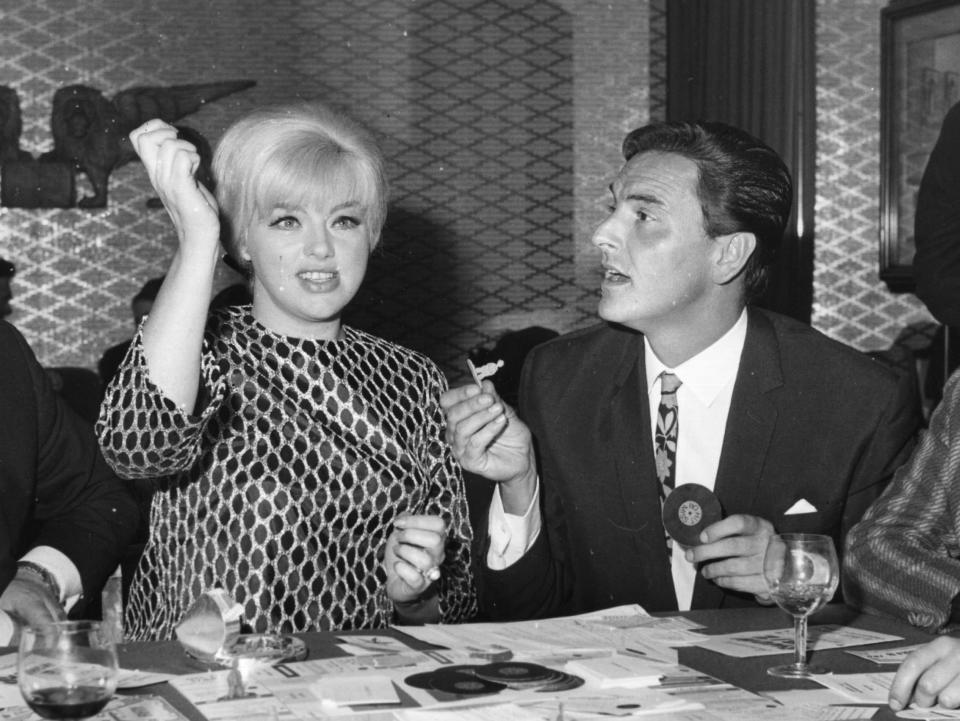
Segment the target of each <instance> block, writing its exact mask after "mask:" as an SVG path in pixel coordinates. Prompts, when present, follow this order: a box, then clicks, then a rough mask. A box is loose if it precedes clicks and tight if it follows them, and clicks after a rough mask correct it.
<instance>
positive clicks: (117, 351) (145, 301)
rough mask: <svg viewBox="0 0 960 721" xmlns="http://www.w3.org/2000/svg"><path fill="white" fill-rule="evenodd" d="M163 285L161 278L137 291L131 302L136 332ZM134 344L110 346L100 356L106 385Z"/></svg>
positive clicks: (124, 342)
mask: <svg viewBox="0 0 960 721" xmlns="http://www.w3.org/2000/svg"><path fill="white" fill-rule="evenodd" d="M162 284H163V277H162V276H161V277H159V278H151V279H150V280H148V281H147V282H146V283H144V284H143V286H142V287H141V288H140V290H138V291H137V294H136V295H135V296H133V298H132V299H131V300H130V310H131V312H132V314H133V328H134V330H136V329H137V328H139V327H140V322H141V321H142V320H143V318H144V316H146V315H147V314H148V313H149V312H150V309H151V308H152V307H153V301H155V300H156V299H157V292H158V291H159V290H160V286H161V285H162ZM132 342H133V341H132V340H125V341H122V342H120V343H117V344H116V345H114V346H110V347H109V348H107V350H105V351H104V352H103V355H102V356H100V361H99V362H98V363H97V372H98V373H99V374H100V380H101V381H102V382H103V384H104V385H106V384H107V383H109V382H110V381H111V380H113V377H114V376H115V375H116V374H117V369H118V368H119V367H120V364H121V363H123V358H124V356H125V355H126V354H127V351H128V350H129V349H130V344H131V343H132Z"/></svg>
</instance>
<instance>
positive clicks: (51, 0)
mask: <svg viewBox="0 0 960 721" xmlns="http://www.w3.org/2000/svg"><path fill="white" fill-rule="evenodd" d="M665 1H666V0H651V2H649V3H648V2H635V1H633V0H616V1H614V2H604V3H592V2H582V1H578V0H555V1H553V2H547V1H545V0H418V2H395V1H393V0H349V1H348V0H324V2H314V1H313V0H273V1H272V2H270V3H263V2H259V0H256V1H255V0H207V1H205V2H202V3H197V2H193V1H192V0H164V2H160V0H69V1H68V0H5V2H4V3H3V5H2V8H0V85H6V86H10V87H12V88H14V89H15V90H16V91H17V93H18V95H19V100H20V103H21V109H22V113H23V119H24V130H23V135H22V137H21V140H20V144H21V147H22V148H23V149H26V150H28V151H30V152H31V153H34V154H37V153H40V152H43V151H45V150H48V149H49V148H50V147H51V140H50V128H49V113H50V101H51V97H52V94H53V92H54V90H55V89H56V88H58V87H60V86H62V85H66V84H70V83H82V84H85V85H89V86H92V87H94V88H97V89H99V90H101V91H102V92H103V93H104V95H106V96H107V97H111V96H112V95H114V94H115V93H116V92H118V91H120V90H123V89H125V88H129V87H132V86H136V85H159V86H167V85H175V84H185V83H196V82H207V81H213V80H224V79H237V78H249V79H253V80H256V82H257V85H256V87H254V88H252V89H250V90H246V91H243V92H240V93H237V94H235V95H231V96H229V97H226V98H223V99H220V100H217V101H215V102H212V103H210V104H208V105H206V106H205V107H204V108H203V109H202V110H200V111H199V112H197V113H195V114H193V115H190V116H187V117H186V118H184V121H183V122H185V123H187V124H189V125H191V126H192V127H194V128H196V129H197V130H199V131H200V132H202V133H203V134H204V135H205V136H206V137H207V138H209V139H210V140H211V141H215V140H216V138H217V137H219V134H220V133H221V132H222V131H223V129H224V128H225V127H226V125H227V124H228V123H229V122H230V121H231V120H232V119H233V118H235V117H236V116H237V115H239V114H241V113H243V112H244V111H245V110H247V109H248V108H250V107H252V106H254V105H257V104H260V103H265V102H274V101H278V100H284V99H288V98H291V97H294V96H297V95H301V96H323V97H328V98H332V99H334V100H335V101H337V102H340V103H344V104H346V105H349V106H350V107H352V108H353V109H354V110H355V112H357V113H358V114H359V115H361V116H362V117H363V118H364V119H366V120H367V121H368V122H369V123H370V124H371V125H372V126H373V127H374V129H375V130H376V131H377V132H378V133H379V134H380V135H381V137H382V139H383V144H384V148H385V150H386V154H387V156H388V160H389V171H390V174H391V177H392V182H393V196H392V204H391V213H390V217H389V219H388V225H387V229H386V231H385V236H384V242H383V244H382V246H381V247H382V252H381V253H379V254H378V255H377V257H376V258H375V260H374V262H373V263H372V265H371V269H370V273H369V275H368V280H367V283H366V284H365V287H364V289H363V291H362V292H361V294H360V296H359V297H358V299H357V301H356V303H355V304H354V309H353V312H352V314H351V320H352V321H353V322H355V323H357V324H358V325H362V326H363V327H365V328H367V329H369V330H372V331H373V332H376V333H379V334H381V335H384V336H386V337H389V338H393V339H396V340H399V341H400V342H403V343H405V344H407V345H410V346H412V347H414V348H417V349H420V350H423V351H425V352H427V353H429V354H430V355H431V356H432V357H434V358H435V359H436V360H437V361H438V362H439V363H440V364H441V367H443V369H444V370H445V371H446V372H447V373H448V374H449V375H450V376H451V378H452V379H455V380H456V379H462V372H463V367H462V359H463V356H465V355H466V353H467V352H468V351H469V350H470V349H472V348H475V347H476V346H478V345H490V344H492V342H493V341H494V340H495V339H496V338H497V337H498V336H499V335H500V334H501V333H503V332H504V331H506V330H510V329H518V328H521V327H524V326H527V325H532V324H541V325H547V326H550V327H553V328H555V329H557V330H567V329H570V328H574V327H578V326H580V325H583V324H585V323H588V322H590V321H591V320H592V318H593V314H594V310H595V295H596V287H597V271H596V261H595V259H596V254H595V252H594V250H593V249H592V247H591V246H590V243H589V238H590V234H591V232H592V229H593V227H594V226H595V225H596V223H597V222H598V221H599V220H600V218H601V216H602V213H603V207H604V205H605V203H606V195H607V190H606V188H607V185H608V183H609V182H610V180H611V178H612V176H613V174H614V173H615V172H616V170H617V169H618V167H619V164H620V156H619V142H620V139H621V138H622V137H623V135H624V133H625V132H626V131H627V130H629V129H630V128H632V127H635V126H636V125H639V124H642V123H643V122H646V121H647V119H648V118H650V117H659V116H660V115H662V112H663V102H664V94H663V85H662V78H663V76H664V66H663V59H664V56H665V52H664V49H665V48H664V28H663V21H664V14H665V13H664V7H665ZM881 5H882V3H881V2H880V0H819V2H818V10H819V17H818V28H817V32H818V71H819V72H818V159H817V243H816V260H815V288H814V317H813V323H814V325H815V326H817V327H819V328H821V329H823V330H825V331H826V332H827V333H829V334H830V335H832V336H834V337H837V338H840V339H842V340H845V341H847V342H849V343H851V344H852V345H854V346H856V347H860V348H863V349H874V348H880V347H884V346H886V345H889V344H890V342H891V341H892V340H893V339H894V338H895V337H896V336H897V335H898V334H899V333H900V332H901V330H902V329H903V328H904V327H905V326H907V325H908V324H910V323H914V322H918V321H923V320H925V319H928V316H927V315H926V312H925V310H924V309H923V308H922V306H921V305H920V304H919V303H918V302H917V301H916V300H915V299H913V298H912V297H909V296H908V297H905V296H895V295H892V294H890V293H889V292H887V291H886V288H885V286H883V284H881V283H880V282H879V280H878V279H877V216H878V202H877V197H878V192H879V187H878V168H879V163H878V158H877V152H878V147H879V139H878V133H879V124H878V109H879V90H878V86H879V13H880V7H881ZM78 182H79V185H80V190H81V191H82V192H86V191H88V188H87V187H86V183H85V181H84V180H83V179H82V178H81V179H79V181H78ZM109 194H110V195H109V205H108V207H107V208H106V209H102V210H79V209H72V208H71V209H59V210H57V209H45V210H23V209H16V208H0V255H3V256H5V257H7V258H9V259H11V260H13V261H14V262H15V263H16V264H17V266H18V269H19V270H18V275H17V277H16V279H15V281H14V292H15V294H16V297H15V299H14V307H15V314H14V315H13V316H12V317H11V318H10V320H11V321H13V322H14V323H15V324H16V325H18V326H19V327H20V328H21V329H22V330H23V331H24V333H25V334H26V335H27V337H28V339H29V340H30V342H31V343H32V344H33V346H34V348H35V349H36V351H37V353H38V355H39V356H40V358H41V360H42V361H43V362H44V363H46V364H48V365H81V366H87V367H93V366H94V364H95V362H96V359H97V358H98V356H99V354H100V352H101V351H102V349H104V348H105V347H107V346H109V345H111V344H113V343H116V342H118V341H119V340H121V339H123V338H124V337H127V336H128V335H129V334H130V332H131V330H132V322H131V318H130V309H129V299H130V297H131V296H132V295H133V294H134V293H135V292H136V290H137V289H138V288H139V286H140V285H141V284H142V283H143V281H144V280H146V279H147V278H149V277H152V276H155V275H159V274H161V273H162V272H163V271H164V269H165V267H166V265H167V263H168V262H169V259H170V256H171V253H172V251H173V248H174V244H175V242H176V240H175V238H174V237H173V235H172V233H171V231H170V227H169V224H168V222H167V220H166V217H165V215H164V213H163V211H158V210H150V209H148V208H147V207H146V205H145V202H146V200H147V199H148V198H149V197H150V196H151V193H150V189H149V185H148V183H147V181H146V178H145V176H144V174H143V172H142V169H141V168H140V167H139V165H138V164H137V163H131V164H129V165H126V166H124V167H122V168H120V169H118V170H116V171H115V172H114V173H113V175H112V176H111V181H110V189H109ZM233 280H235V277H234V276H232V273H231V272H230V271H229V270H228V269H226V268H224V269H223V270H222V272H221V274H220V276H219V277H218V279H217V284H218V286H220V285H224V284H226V283H228V282H232V281H233Z"/></svg>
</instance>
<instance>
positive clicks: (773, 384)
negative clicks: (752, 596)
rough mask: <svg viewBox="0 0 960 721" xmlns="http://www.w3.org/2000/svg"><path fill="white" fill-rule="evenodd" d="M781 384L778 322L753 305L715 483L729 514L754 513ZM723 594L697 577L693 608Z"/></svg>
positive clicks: (706, 605)
mask: <svg viewBox="0 0 960 721" xmlns="http://www.w3.org/2000/svg"><path fill="white" fill-rule="evenodd" d="M782 384H783V376H782V373H781V369H780V346H779V343H778V342H777V337H776V334H775V332H774V330H773V326H772V324H771V323H770V321H769V319H768V318H767V317H766V316H765V315H763V313H761V312H760V311H758V310H755V309H753V308H751V309H750V310H749V311H748V318H747V337H746V341H745V343H744V346H743V353H742V355H741V358H740V368H739V370H738V371H737V379H736V381H735V383H734V387H733V397H732V399H731V402H730V412H729V414H728V415H727V425H726V430H725V431H724V436H723V447H722V450H721V452H720V465H719V466H718V468H717V479H716V484H715V486H714V492H715V493H716V494H717V497H718V498H719V500H720V505H721V506H722V507H723V511H724V514H725V515H727V514H729V513H731V509H736V512H737V513H750V512H751V509H752V508H753V503H754V499H755V498H756V496H757V488H758V486H759V483H760V474H761V471H762V469H763V466H764V463H765V462H766V457H767V452H768V450H769V447H770V439H771V438H772V436H773V431H774V428H775V427H776V423H777V408H776V406H775V405H774V403H773V402H772V401H771V399H770V396H769V395H768V394H769V392H770V391H771V390H773V389H775V388H778V387H779V386H781V385H782ZM723 594H724V591H723V590H722V589H721V588H719V587H718V586H716V585H714V584H712V583H708V582H706V581H705V579H704V578H703V577H702V576H699V575H698V577H697V581H696V585H695V588H694V597H693V603H694V608H717V607H719V605H720V600H721V597H722V596H723Z"/></svg>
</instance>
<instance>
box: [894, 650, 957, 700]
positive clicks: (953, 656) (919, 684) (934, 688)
mask: <svg viewBox="0 0 960 721" xmlns="http://www.w3.org/2000/svg"><path fill="white" fill-rule="evenodd" d="M911 701H913V703H915V704H916V705H917V706H920V707H923V708H927V707H929V706H933V705H934V704H936V703H939V704H940V705H941V706H943V707H945V708H957V706H960V638H952V637H950V636H941V637H940V638H938V639H936V640H934V641H931V642H930V643H928V644H926V645H924V646H921V647H920V648H918V649H917V650H916V651H914V652H913V653H911V654H910V655H909V656H907V657H906V658H905V659H904V661H903V663H902V664H900V668H899V669H897V675H896V676H894V679H893V683H892V684H890V698H889V703H890V708H892V709H893V710H894V711H899V710H901V709H904V708H906V707H907V706H908V705H910V702H911Z"/></svg>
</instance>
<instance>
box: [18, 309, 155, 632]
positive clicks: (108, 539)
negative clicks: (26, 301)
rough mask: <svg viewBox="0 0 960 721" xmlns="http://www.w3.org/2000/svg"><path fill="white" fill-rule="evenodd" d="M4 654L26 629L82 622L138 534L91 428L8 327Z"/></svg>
mask: <svg viewBox="0 0 960 721" xmlns="http://www.w3.org/2000/svg"><path fill="white" fill-rule="evenodd" d="M0 369H2V371H3V372H2V373H0V408H3V415H2V418H0V488H2V490H3V501H2V508H3V513H2V514H0V589H2V593H0V645H4V646H8V645H15V644H16V641H17V638H18V636H19V632H20V628H22V626H23V625H25V624H41V623H45V622H50V621H54V620H62V619H64V618H66V613H67V610H70V611H71V614H76V615H78V616H81V617H82V613H83V609H84V607H85V606H86V602H87V601H88V600H89V599H90V598H91V597H92V596H93V597H95V596H96V594H97V593H99V591H100V589H101V588H102V586H103V584H104V582H105V581H106V579H107V577H109V576H110V574H111V572H112V571H113V570H114V569H115V568H116V567H117V564H118V562H119V560H120V558H121V556H122V554H123V552H124V551H125V550H126V548H127V545H128V544H129V543H130V541H131V539H132V538H133V536H134V533H135V532H136V524H137V509H136V505H135V504H134V501H133V499H132V498H131V497H130V495H129V493H128V492H127V490H126V488H125V487H124V485H123V484H122V483H121V482H120V481H119V479H117V478H116V476H115V475H114V474H113V473H112V472H111V471H110V469H109V468H108V467H107V465H106V464H105V463H104V461H103V458H102V457H101V455H100V452H99V450H98V448H97V445H96V440H95V438H94V437H93V434H92V433H91V430H90V426H89V425H87V424H85V423H84V422H83V421H82V420H81V419H80V418H79V417H78V416H77V415H75V414H74V413H73V412H72V411H71V410H70V409H69V408H68V407H67V405H66V404H65V403H64V402H63V401H62V400H61V399H60V398H59V397H58V395H57V393H56V392H55V391H54V390H53V388H52V386H51V384H50V381H49V378H48V375H47V373H46V372H45V371H44V369H43V368H42V367H41V366H40V364H39V363H38V362H37V359H36V357H35V356H34V354H33V352H32V350H31V349H30V346H29V345H28V344H27V342H26V340H25V339H24V337H23V336H22V335H21V334H20V332H19V331H17V330H16V329H15V328H14V327H13V326H12V325H10V324H9V323H7V322H6V321H0Z"/></svg>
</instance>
